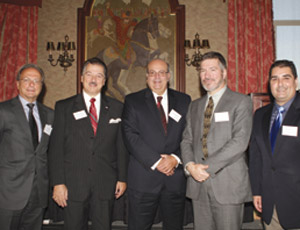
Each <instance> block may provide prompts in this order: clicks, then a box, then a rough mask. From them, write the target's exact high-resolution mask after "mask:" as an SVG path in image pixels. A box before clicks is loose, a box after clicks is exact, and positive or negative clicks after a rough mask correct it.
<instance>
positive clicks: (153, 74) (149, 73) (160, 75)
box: [148, 70, 169, 77]
mask: <svg viewBox="0 0 300 230" xmlns="http://www.w3.org/2000/svg"><path fill="white" fill-rule="evenodd" d="M167 73H169V72H167V71H159V72H155V71H152V70H150V71H149V72H148V76H149V77H155V76H156V75H157V76H159V77H164V76H166V74H167Z"/></svg>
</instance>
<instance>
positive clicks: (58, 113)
mask: <svg viewBox="0 0 300 230" xmlns="http://www.w3.org/2000/svg"><path fill="white" fill-rule="evenodd" d="M122 109H123V105H122V103H121V102H119V101H117V100H115V99H112V98H110V97H106V96H105V95H102V96H101V105H100V116H99V121H98V127H97V133H96V136H94V132H93V128H92V124H91V121H90V118H89V115H88V114H89V113H88V111H87V109H86V105H85V102H84V99H83V95H82V94H79V95H76V96H73V97H70V98H67V99H65V100H62V101H59V102H57V103H56V106H55V119H54V125H53V126H54V128H53V134H52V137H51V140H50V152H49V165H50V181H51V185H52V186H54V185H59V184H65V185H66V186H67V188H68V196H69V199H71V200H77V201H83V200H84V199H87V198H88V195H89V192H90V189H91V187H93V189H94V191H95V192H96V194H99V199H113V198H114V193H115V187H116V182H117V181H123V182H126V180H127V163H128V153H127V150H126V148H125V146H124V143H123V138H122V133H121V126H120V124H121V113H122ZM78 112H79V113H78ZM80 113H81V114H83V116H80Z"/></svg>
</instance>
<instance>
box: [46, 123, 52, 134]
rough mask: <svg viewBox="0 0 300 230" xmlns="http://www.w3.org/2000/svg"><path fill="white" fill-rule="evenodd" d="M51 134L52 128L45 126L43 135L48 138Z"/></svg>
mask: <svg viewBox="0 0 300 230" xmlns="http://www.w3.org/2000/svg"><path fill="white" fill-rule="evenodd" d="M51 132H52V126H51V125H48V124H46V125H45V127H44V133H46V134H47V135H48V136H50V134H51Z"/></svg>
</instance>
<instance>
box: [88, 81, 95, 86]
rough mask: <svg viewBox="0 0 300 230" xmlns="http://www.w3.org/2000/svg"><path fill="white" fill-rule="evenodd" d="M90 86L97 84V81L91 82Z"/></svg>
mask: <svg viewBox="0 0 300 230" xmlns="http://www.w3.org/2000/svg"><path fill="white" fill-rule="evenodd" d="M89 86H97V83H96V82H90V83H89Z"/></svg>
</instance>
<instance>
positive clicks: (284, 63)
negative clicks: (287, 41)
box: [269, 60, 298, 80]
mask: <svg viewBox="0 0 300 230" xmlns="http://www.w3.org/2000/svg"><path fill="white" fill-rule="evenodd" d="M275 67H280V68H282V67H289V68H290V69H291V71H292V74H293V75H294V77H295V79H297V77H298V75H297V70H296V66H295V64H294V63H293V62H292V61H289V60H277V61H275V62H274V63H273V64H272V65H271V67H270V71H269V80H270V79H271V77H272V76H271V75H272V70H273V69H274V68H275Z"/></svg>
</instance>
